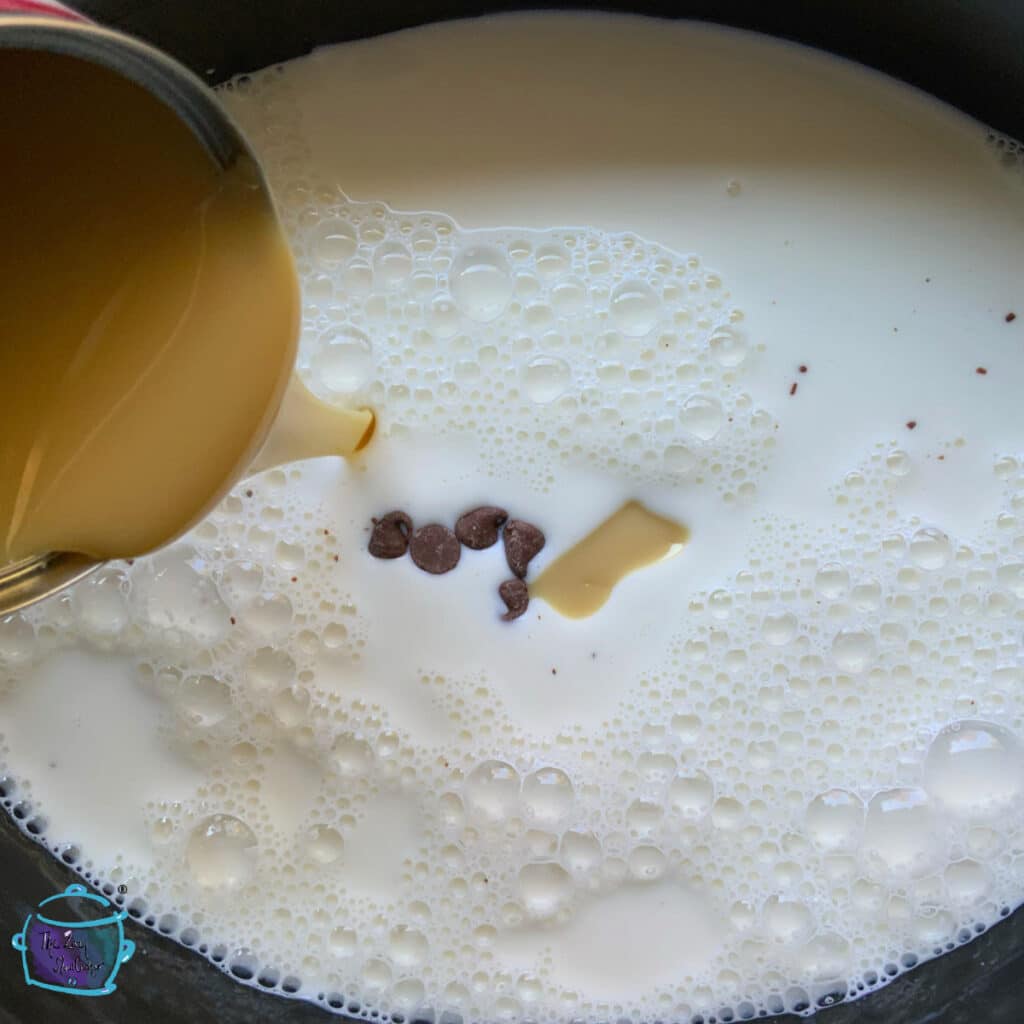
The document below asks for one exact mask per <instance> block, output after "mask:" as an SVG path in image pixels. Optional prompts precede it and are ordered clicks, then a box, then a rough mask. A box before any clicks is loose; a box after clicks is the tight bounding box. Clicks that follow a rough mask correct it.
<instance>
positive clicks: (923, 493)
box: [0, 14, 1024, 1021]
mask: <svg viewBox="0 0 1024 1024" xmlns="http://www.w3.org/2000/svg"><path fill="white" fill-rule="evenodd" d="M224 99H225V102H226V103H227V104H228V106H229V108H230V109H231V110H232V112H233V113H234V114H235V115H236V116H237V117H238V119H239V121H240V123H241V124H242V126H243V128H244V129H245V131H246V133H247V134H248V136H249V137H250V138H251V140H252V143H253V145H254V147H255V149H256V150H257V152H258V153H259V155H260V156H261V158H262V159H263V161H264V162H265V164H266V168H267V171H268V175H269V177H270V180H271V184H272V187H273V190H274V193H275V197H276V199H277V202H278V204H279V207H280V210H281V214H282V219H283V221H284V223H285V226H286V229H287V231H288V234H289V238H290V241H291V244H292V246H293V248H294V250H295V253H296V260H297V265H298V267H299V270H300V274H301V277H302V282H303V301H304V306H303V314H304V333H303V338H302V342H301V346H300V357H299V371H300V373H301V375H302V376H303V379H304V380H305V381H306V382H307V383H308V384H309V386H310V387H311V388H312V389H313V390H314V391H315V392H316V393H317V394H318V395H320V396H321V397H322V398H324V399H326V400H328V401H331V402H333V403H335V404H337V405H339V406H346V407H353V406H359V405H370V406H372V407H373V408H374V410H375V412H376V414H377V433H376V436H375V438H374V440H373V442H372V444H371V445H370V447H369V448H368V449H367V450H366V451H365V452H364V453H362V455H361V456H359V457H358V458H356V459H355V460H351V461H349V462H348V463H341V462H340V460H332V459H321V460H315V461H308V462H305V463H302V464H298V465H294V466H291V467H287V468H284V469H280V468H279V469H275V470H271V471H268V472H266V473H264V474H263V475H261V476H259V477H257V478H254V479H252V480H250V481H247V482H245V483H243V484H242V485H240V486H239V487H238V488H236V489H235V491H234V492H233V493H232V494H231V496H229V497H228V498H227V499H226V500H225V501H224V502H223V503H222V504H221V505H220V506H219V507H218V508H217V510H216V511H215V512H214V513H213V514H212V515H211V516H210V517H209V518H208V519H207V520H206V521H205V522H204V523H202V524H201V525H200V526H199V527H197V528H196V529H195V530H194V531H193V532H192V534H191V535H190V536H189V537H187V538H186V539H185V541H184V542H182V543H180V544H178V545H175V546H174V547H173V548H171V549H169V550H165V551H163V552H160V553H158V554H156V555H154V556H152V557H150V558H147V559H141V560H137V561H136V562H135V563H134V564H132V565H127V564H124V563H118V564H112V565H111V566H109V567H108V568H107V569H105V570H104V571H103V573H102V574H100V575H98V576H96V577H93V578H92V579H90V580H87V581H85V582H84V583H82V584H81V585H79V586H78V587H77V588H76V589H75V590H74V592H73V593H71V594H70V595H68V596H66V597H63V598H60V599H57V600H54V601H51V602H49V603H47V604H45V605H43V606H40V607H39V608H38V609H35V610H33V611H31V612H30V613H26V614H25V615H23V616H16V617H14V618H12V619H9V620H6V621H5V622H3V623H2V624H0V659H2V661H0V664H2V666H3V680H4V690H3V695H2V697H0V732H2V738H3V750H2V756H3V764H4V768H5V774H6V775H7V776H9V781H6V782H5V783H4V791H5V793H6V794H7V795H6V797H5V805H10V807H12V808H13V807H15V806H17V807H18V808H19V811H18V813H19V815H20V818H21V820H22V821H24V822H25V823H26V827H27V828H28V829H29V830H30V831H32V832H35V833H40V834H41V836H42V841H44V842H45V843H46V844H47V845H48V846H49V847H50V848H52V849H53V850H54V851H55V852H56V853H58V854H66V855H67V859H71V860H75V861H76V864H77V866H78V869H79V870H80V871H81V872H82V873H83V874H86V876H87V877H88V878H90V879H91V880H95V881H96V882H97V884H99V885H101V886H104V887H106V889H107V891H109V892H111V893H114V894H116V891H115V888H114V887H116V886H117V885H119V884H122V885H125V886H127V888H128V894H127V895H126V896H125V897H124V901H125V903H126V904H127V905H128V906H129V908H130V909H131V910H132V912H133V913H134V914H136V915H137V916H139V917H141V918H142V919H144V920H145V921H147V922H148V923H150V924H152V925H154V926H155V927H158V928H159V929H160V930H161V931H163V932H165V933H167V934H170V935H173V936H175V937H176V938H178V939H179V941H181V942H183V943H185V944H186V945H189V946H193V947H196V948H197V949H198V950H199V951H200V952H201V953H203V954H204V955H206V956H207V957H209V958H210V959H212V960H213V961H214V962H216V963H218V964H221V965H222V966H223V967H224V968H225V969H227V970H230V971H231V972H232V973H233V974H234V975H235V976H236V977H238V978H240V979H241V980H243V981H250V982H255V981H256V980H258V981H259V983H260V984H261V986H263V987H264V988H267V989H270V990H273V991H277V992H283V993H286V994H290V995H298V996H301V997H304V998H308V999H312V1000H319V1001H321V1002H322V1003H323V1004H324V1005H325V1006H329V1007H331V1008H334V1009H345V1010H347V1011H348V1012H350V1013H356V1014H361V1015H364V1016H369V1015H370V1014H372V1013H377V1014H381V1015H385V1016H390V1017H391V1018H393V1019H395V1020H398V1019H410V1018H411V1017H414V1016H416V1015H419V1014H424V1013H426V1012H427V1011H428V1010H432V1011H434V1012H435V1013H437V1014H442V1013H446V1012H447V1013H450V1014H455V1015H458V1016H459V1017H461V1018H462V1019H464V1020H466V1021H494V1020H499V1019H500V1020H512V1021H518V1020H522V1021H526V1020H530V1021H542V1020H543V1021H567V1020H570V1019H582V1018H585V1019H590V1020H603V1019H609V1018H610V1017H611V1016H613V1015H614V1017H616V1018H631V1019H636V1020H640V1019H655V1018H656V1019H670V1018H671V1019H672V1020H678V1021H683V1020H687V1019H689V1018H690V1017H692V1016H693V1015H696V1014H703V1015H705V1016H706V1015H708V1014H720V1013H721V1012H722V1011H723V1010H724V1009H726V1008H728V1009H731V1011H732V1012H733V1013H734V1014H735V1016H736V1017H738V1018H740V1019H745V1018H747V1017H749V1016H752V1015H753V1014H755V1013H757V1012H758V1011H760V1010H762V1009H764V1010H768V1011H771V1012H779V1011H782V1010H790V1011H794V1012H801V1013H802V1012H807V1011H809V1010H812V1009H813V1008H815V1007H817V1006H821V1005H827V1004H829V1003H830V1002H835V1001H836V1000H841V999H844V998H856V997H858V996H860V995H862V994H864V993H866V992H869V991H871V990H873V989H874V988H877V987H878V986H880V985H882V984H884V983H885V982H886V981H888V980H890V979H891V978H892V977H894V976H896V975H898V974H899V973H901V972H902V971H904V970H906V969H909V968H911V967H913V966H914V965H915V964H916V963H918V962H920V961H921V960H923V959H928V958H930V957H933V956H935V955H937V954H939V953H941V952H943V951H945V950H947V949H951V948H953V947H954V946H955V945H957V944H959V943H962V942H965V941H968V940H969V939H970V938H971V937H972V936H973V935H974V934H976V932H977V931H979V930H984V929H985V928H987V927H988V926H990V925H991V924H993V923H994V922H996V921H997V920H999V918H1000V917H1002V916H1005V915H1006V914H1007V913H1009V912H1010V910H1011V909H1013V908H1015V907H1016V906H1017V905H1018V904H1019V903H1020V902H1021V901H1022V899H1024V866H1022V860H1021V857H1022V850H1024V845H1022V844H1024V831H1022V826H1024V805H1022V802H1024V746H1022V740H1021V736H1022V735H1024V734H1022V730H1024V707H1022V704H1021V700H1020V697H1019V690H1020V684H1021V681H1022V679H1024V665H1022V658H1021V648H1020V633H1021V619H1022V614H1024V613H1022V609H1021V604H1020V601H1021V598H1022V597H1024V525H1022V523H1021V516H1022V514H1024V468H1022V463H1021V458H1022V456H1021V423H1020V414H1019V411H1018V399H1017V396H1018V395H1019V394H1020V393H1021V389H1022V386H1024V363H1022V361H1021V359H1020V350H1021V340H1020V331H1021V329H1022V327H1021V323H1022V322H1024V321H1022V320H1017V319H1015V318H1014V317H1009V319H1008V316H1009V314H1013V313H1015V312H1024V311H1021V310H1017V309H1016V305H1015V304H1016V302H1017V301H1018V300H1019V297H1020V296H1019V280H1018V278H1019V274H1018V272H1017V268H1019V266H1020V265H1021V261H1022V258H1024V232H1022V230H1021V228H1022V226H1024V225H1022V211H1024V204H1022V199H1024V196H1022V194H1021V189H1022V183H1021V179H1020V174H1019V169H1018V168H1017V167H1016V165H1015V164H1014V161H1013V158H1012V157H1010V156H1007V155H1006V153H1007V151H1006V149H1005V147H1004V148H1003V149H1000V147H999V146H998V145H997V144H995V143H994V142H993V140H992V139H990V138H989V135H988V133H987V132H986V130H985V129H984V128H983V127H982V126H980V125H978V124H977V123H975V122H973V121H970V120H969V119H967V118H965V117H963V116H962V115H959V114H957V113H955V112H953V111H951V110H949V109H948V108H946V107H944V106H942V105H940V104H938V103H937V102H935V101H934V100H931V99H929V98H927V97H925V96H923V95H921V94H919V93H917V92H915V91H914V90H912V89H909V88H908V87H906V86H903V85H898V84H896V83H894V82H892V81H890V80H888V79H885V78H883V77H881V76H878V75H876V74H873V73H870V72H868V71H865V70H864V69H860V68H857V67H855V66H853V65H850V64H847V63H845V62H842V61H839V60H837V59H834V58H831V57H827V56H824V55H820V54H816V53H813V52H810V51H807V50H804V49H801V48H798V47H795V46H791V45H788V44H782V43H778V42H773V41H770V40H766V39H763V38H760V37H756V36H751V35H746V34H742V33H738V32H734V31H727V30H722V29H716V28H712V27H708V26H698V25H691V24H686V23H681V24H667V23H663V22H657V21H649V20H643V19H636V18H622V17H613V16H604V15H602V16H591V15H586V16H585V15H567V14H557V15H556V14H552V15H539V14H534V15H517V16H514V17H502V18H493V19H483V20H479V21H468V22H460V23H453V24H446V25H440V26H433V27H428V28H425V29H418V30H415V31H412V32H406V33H400V34H398V35H394V36H389V37H385V38H382V39H376V40H369V41H365V42H359V43H353V44H346V45H345V46H342V47H335V48H329V49H324V50H318V51H316V52H315V53H314V54H312V55H311V56H310V57H307V58H304V59H301V60H298V61H294V62H291V63H289V64H287V65H285V66H284V68H283V69H270V70H268V71H265V72H260V73H258V74H254V75H253V76H250V77H247V78H245V79H240V80H238V81H236V82H235V83H233V85H232V86H230V87H229V88H228V89H226V90H225V92H224ZM433 211H437V212H433ZM510 225H511V226H510ZM981 371H984V372H981ZM628 500H637V501H642V502H643V504H644V505H645V506H646V507H647V508H649V509H650V510H651V511H653V512H654V513H656V514H659V515H663V516H665V517H668V518H670V519H672V520H674V521H675V522H678V523H682V524H685V526H686V527H687V528H688V530H689V531H690V538H689V542H688V543H687V544H686V545H685V547H684V548H683V550H682V551H681V552H680V553H679V554H678V555H676V556H675V557H674V558H671V559H669V560H666V561H663V562H659V563H656V564H654V565H651V566H647V567H645V568H643V569H641V570H639V571H637V572H635V573H633V574H631V575H630V576H628V577H626V578H625V579H624V580H622V581H621V582H620V583H619V584H618V585H617V586H616V587H615V589H614V592H613V593H612V596H611V598H610V600H609V601H608V602H607V603H606V604H605V605H604V606H603V607H602V608H600V609H599V610H598V611H597V612H596V613H595V614H594V615H592V616H590V617H589V618H584V619H578V620H570V619H566V618H563V617H561V616H559V615H558V614H557V613H556V612H555V611H553V610H552V609H551V608H550V607H549V606H548V605H546V604H545V603H544V602H543V601H542V600H539V599H537V600H534V601H533V602H532V603H531V605H530V607H529V609H528V611H527V613H526V614H525V615H524V616H523V617H522V618H521V619H519V620H518V621H517V622H514V623H504V622H502V621H500V618H499V613H500V612H501V611H502V610H503V607H502V605H501V603H500V601H499V600H498V597H497V586H498V584H499V583H500V582H501V580H502V579H505V578H507V576H508V575H509V573H508V569H507V567H506V566H505V565H504V559H503V554H502V552H501V548H500V545H498V546H496V547H494V548H492V549H489V550H486V551H481V552H475V551H469V550H464V551H463V553H462V558H461V561H460V564H459V566H458V568H457V569H456V570H454V571H453V572H451V573H449V574H447V575H444V576H430V575H427V574H425V573H422V572H420V571H419V570H418V569H417V568H416V567H415V566H414V565H413V564H412V563H411V562H410V560H409V559H407V558H406V559H399V560H396V561H394V562H386V561H380V560H377V559H374V558H372V557H370V556H369V554H368V553H367V551H366V545H367V541H368V538H369V527H370V523H371V520H372V518H373V517H374V516H380V515H382V514H383V513H385V512H387V511H390V510H391V509H394V508H398V509H402V510H404V511H406V512H408V513H409V514H410V515H411V516H412V517H413V519H414V520H415V522H416V523H417V524H421V523H423V524H425V523H428V522H441V523H446V524H448V525H452V524H454V522H455V519H456V518H457V517H458V516H459V515H461V514H462V513H463V512H465V511H466V510H467V509H470V508H472V507H474V506H477V505H481V504H493V505H499V506H502V507H504V508H506V509H508V510H509V511H510V512H511V513H512V514H513V515H516V516H518V517H521V518H525V519H528V520H529V521H530V522H533V523H536V524H537V525H539V526H540V527H541V528H542V529H543V530H544V532H545V534H546V538H547V543H546V546H545V548H544V550H543V552H542V553H541V554H540V555H539V556H538V557H537V558H536V559H535V564H534V566H532V567H531V572H532V573H539V572H541V571H543V569H544V568H545V566H547V565H550V564H551V562H553V561H554V560H555V559H556V558H557V557H558V556H559V555H560V554H562V553H564V552H565V551H567V550H568V549H569V548H571V547H572V546H573V545H574V544H575V543H577V542H578V541H579V540H580V539H581V538H583V537H584V536H586V534H587V533H588V532H590V530H592V529H593V528H594V527H595V526H596V525H597V524H599V523H600V522H602V521H603V520H604V519H606V518H607V517H608V516H609V515H611V514H612V513H613V512H615V510H616V509H618V508H619V507H620V506H621V505H622V504H623V503H624V502H625V501H628Z"/></svg>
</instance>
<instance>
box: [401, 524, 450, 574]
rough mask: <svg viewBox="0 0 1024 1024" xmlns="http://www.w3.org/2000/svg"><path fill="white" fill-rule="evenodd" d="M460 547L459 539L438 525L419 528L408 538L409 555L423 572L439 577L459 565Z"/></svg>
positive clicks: (444, 527) (445, 527) (446, 528)
mask: <svg viewBox="0 0 1024 1024" xmlns="http://www.w3.org/2000/svg"><path fill="white" fill-rule="evenodd" d="M461 553H462V545H461V544H459V538H458V537H456V536H455V534H454V533H452V531H451V530H449V529H448V527H447V526H442V525H441V524H440V523H431V524H430V525H429V526H421V527H420V528H419V529H418V530H417V531H416V532H415V533H414V534H413V535H412V537H410V538H409V554H410V555H412V560H413V561H414V562H415V563H416V564H417V565H418V566H419V567H420V568H421V569H422V570H423V571H424V572H429V573H433V574H434V575H435V576H440V575H441V573H445V572H451V571H452V569H454V568H455V566H457V565H458V564H459V555H460V554H461Z"/></svg>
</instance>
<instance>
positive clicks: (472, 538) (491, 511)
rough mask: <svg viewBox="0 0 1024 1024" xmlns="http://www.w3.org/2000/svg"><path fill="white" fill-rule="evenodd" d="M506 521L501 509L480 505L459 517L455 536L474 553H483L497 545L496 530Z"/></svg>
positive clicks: (505, 515) (504, 512)
mask: <svg viewBox="0 0 1024 1024" xmlns="http://www.w3.org/2000/svg"><path fill="white" fill-rule="evenodd" d="M506 519H508V513H507V512H506V511H505V510H504V509H503V508H497V507H496V506H494V505H481V506H480V508H474V509H472V510H470V511H469V512H466V513H465V514H464V515H461V516H459V519H458V522H457V523H456V524H455V536H456V537H458V538H459V540H460V541H461V542H462V543H463V544H465V545H466V547H467V548H472V550H474V551H483V549H484V548H489V547H491V546H492V545H494V544H497V543H498V530H499V529H500V527H501V525H502V523H504V522H505V520H506Z"/></svg>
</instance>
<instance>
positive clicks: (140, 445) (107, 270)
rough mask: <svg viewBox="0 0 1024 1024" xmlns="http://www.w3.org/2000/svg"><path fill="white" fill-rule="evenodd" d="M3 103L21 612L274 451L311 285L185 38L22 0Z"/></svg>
mask: <svg viewBox="0 0 1024 1024" xmlns="http://www.w3.org/2000/svg"><path fill="white" fill-rule="evenodd" d="M0 116H2V121H3V124H4V132H5V136H6V137H7V138H8V140H9V141H13V143H14V144H13V145H10V146H9V148H8V151H7V155H5V158H4V161H3V163H2V165H0V223H3V225H4V234H5V248H4V253H3V254H0V308H3V309H4V318H5V329H4V334H3V337H2V338H0V378H2V379H3V380H4V381H5V384H7V385H8V395H9V397H8V399H7V401H6V402H5V414H4V431H3V436H2V438H0V617H2V616H3V615H4V614H8V613H10V612H12V611H15V610H16V609H18V608H20V607H23V606H25V605H27V604H31V603H32V602H34V601H37V600H39V599H41V598H43V597H46V596H47V595H49V594H51V593H53V592H54V591H55V590H59V589H61V588H63V587H65V586H67V585H68V584H69V583H71V582H73V581H75V580H76V579H79V578H80V577H82V576H84V575H85V574H87V573H88V572H90V571H92V570H93V569H94V568H96V567H97V566H98V565H100V564H102V563H103V562H104V561H106V560H109V559H112V558H127V557H132V556H134V555H141V554H145V553H147V552H148V551H152V550H154V549H155V548H157V547H160V546H162V545H163V544H166V543H168V542H170V541H172V540H174V539H175V538H176V537H178V536H180V535H181V534H182V533H183V532H185V530H187V529H188V528H189V527H190V526H191V525H193V524H194V523H195V522H197V521H198V520H199V519H200V518H202V516H204V515H205V514H206V513H207V512H208V511H209V510H210V508H211V507H212V505H213V504H214V503H215V502H216V501H218V500H219V499H220V498H221V497H222V496H223V494H224V493H225V492H226V490H227V489H228V488H229V487H230V486H231V485H232V484H233V483H235V482H236V481H237V480H238V479H239V478H240V477H241V475H242V474H243V473H244V472H245V471H246V470H247V469H248V468H249V467H250V466H252V465H253V460H254V458H255V456H256V455H257V454H258V453H259V452H260V450H261V448H263V446H264V442H265V441H266V439H267V435H268V433H269V430H270V427H271V425H272V424H273V423H274V422H275V420H276V419H277V418H278V411H279V409H280V407H281V405H282V402H283V400H284V398H285V395H286V393H291V391H292V390H294V389H293V388H292V389H290V388H289V381H290V379H291V376H292V369H293V364H294V359H295V351H296V345H297V337H298V320H299V316H298V309H299V300H298V284H297V279H296V275H295V267H294V263H293V260H292V256H291V251H290V248H289V246H288V243H287V240H286V239H285V237H284V233H283V230H282V229H281V226H280V223H279V221H278V218H277V215H276V211H275V207H274V203H273V200H272V198H271V196H270V192H269V189H268V188H267V185H266V182H265V180H264V177H263V173H262V171H261V169H260V166H259V164H258V162H257V160H256V158H255V157H254V155H253V154H252V152H251V150H250V149H249V146H248V145H247V143H246V141H245V140H244V138H243V137H242V135H241V133H240V132H239V131H238V129H237V128H236V127H235V125H234V124H233V122H232V121H231V119H230V118H229V117H228V116H227V114H226V113H225V112H224V111H223V110H222V108H221V106H220V104H219V102H218V101H217V99H216V97H215V96H214V94H213V93H212V91H211V90H210V89H208V88H207V87H206V85H205V84H204V83H203V82H201V81H200V80H199V79H198V78H197V77H196V76H195V75H194V74H192V72H190V71H189V70H187V69H186V68H185V67H183V66H182V65H180V64H179V63H178V62H176V61H175V60H173V59H172V58H170V57H168V56H167V55H166V54H164V53H162V52H160V51H159V50H157V49H155V48H153V47H152V46H149V45H148V44H146V43H144V42H141V41H140V40H137V39H134V38H132V37H130V36H126V35H124V34H122V33H119V32H116V31H111V30H109V29H106V28H103V27H101V26H98V25H96V24H94V23H93V22H91V21H89V20H88V19H87V18H85V17H83V16H82V15H80V14H78V13H77V12H76V11H74V10H72V9H71V8H68V7H66V6H64V5H63V4H60V3H55V2H51V0H0ZM41 168H43V169H45V173H42V172H41V171H40V169H41ZM300 397H301V395H300ZM292 433H293V434H294V430H293V431H292ZM275 436H276V435H275ZM278 447H280V445H278ZM285 454H287V452H286V453H285Z"/></svg>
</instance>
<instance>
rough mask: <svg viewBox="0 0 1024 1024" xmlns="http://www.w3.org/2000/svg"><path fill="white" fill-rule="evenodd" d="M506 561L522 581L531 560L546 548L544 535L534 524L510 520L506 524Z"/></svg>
mask: <svg viewBox="0 0 1024 1024" xmlns="http://www.w3.org/2000/svg"><path fill="white" fill-rule="evenodd" d="M504 537H505V559H506V561H507V562H508V567H509V568H510V569H511V570H512V571H513V572H514V573H515V574H516V575H517V576H518V577H519V578H520V579H522V578H523V577H524V576H525V575H526V568H527V566H528V565H529V564H530V559H531V558H533V556H534V555H536V554H537V552H538V551H540V550H541V548H543V547H544V534H543V533H541V532H540V530H538V529H537V527H536V526H534V525H533V523H527V522H525V521H524V520H522V519H510V520H509V521H508V522H507V523H506V524H505V534H504Z"/></svg>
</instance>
